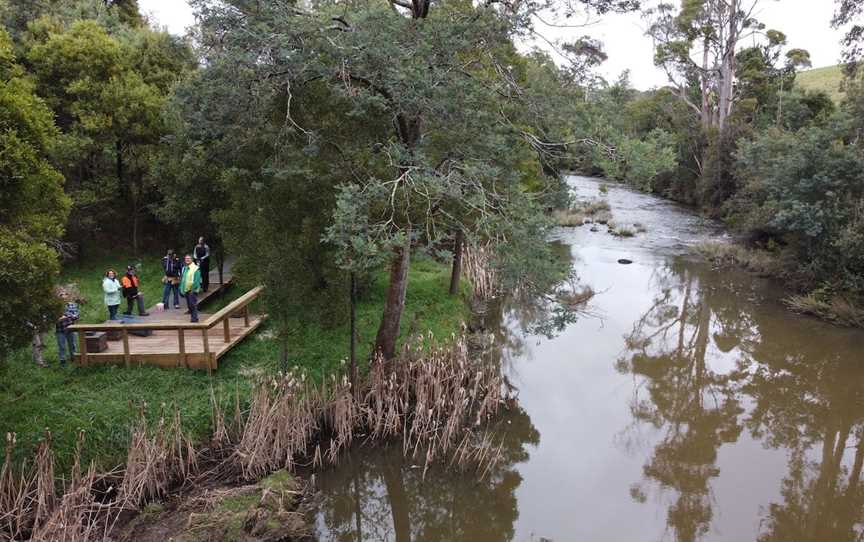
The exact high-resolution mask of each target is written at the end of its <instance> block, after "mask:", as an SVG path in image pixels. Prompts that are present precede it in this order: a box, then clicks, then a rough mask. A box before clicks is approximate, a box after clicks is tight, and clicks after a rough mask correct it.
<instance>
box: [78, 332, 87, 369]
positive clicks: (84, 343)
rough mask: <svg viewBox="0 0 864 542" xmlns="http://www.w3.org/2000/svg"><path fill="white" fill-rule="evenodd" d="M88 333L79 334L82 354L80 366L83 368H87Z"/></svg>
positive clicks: (79, 347)
mask: <svg viewBox="0 0 864 542" xmlns="http://www.w3.org/2000/svg"><path fill="white" fill-rule="evenodd" d="M86 335H87V332H86V331H83V330H82V331H79V332H78V350H79V352H80V353H81V362H80V365H81V366H82V367H87V337H86Z"/></svg>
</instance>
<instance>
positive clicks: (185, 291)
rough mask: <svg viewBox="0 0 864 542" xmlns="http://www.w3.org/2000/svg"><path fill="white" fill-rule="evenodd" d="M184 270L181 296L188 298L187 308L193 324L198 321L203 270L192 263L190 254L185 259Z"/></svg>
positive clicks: (181, 279) (181, 278)
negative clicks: (199, 293)
mask: <svg viewBox="0 0 864 542" xmlns="http://www.w3.org/2000/svg"><path fill="white" fill-rule="evenodd" d="M183 263H184V265H183V270H182V271H181V272H180V295H182V296H183V297H185V298H186V306H188V307H189V314H190V315H191V316H192V322H197V321H198V292H200V291H201V270H199V269H198V265H196V264H195V262H194V261H192V256H190V255H189V254H187V255H186V257H185V258H183Z"/></svg>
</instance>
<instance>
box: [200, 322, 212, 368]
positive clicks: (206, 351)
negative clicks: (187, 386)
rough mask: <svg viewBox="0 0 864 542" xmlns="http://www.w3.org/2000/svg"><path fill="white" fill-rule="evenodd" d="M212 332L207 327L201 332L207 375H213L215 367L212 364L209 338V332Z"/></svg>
mask: <svg viewBox="0 0 864 542" xmlns="http://www.w3.org/2000/svg"><path fill="white" fill-rule="evenodd" d="M208 331H210V330H209V329H207V328H206V327H205V328H204V329H202V330H201V338H202V339H203V341H204V363H206V364H207V374H211V373H212V371H213V367H212V366H211V363H210V339H209V337H208V336H207V332H208Z"/></svg>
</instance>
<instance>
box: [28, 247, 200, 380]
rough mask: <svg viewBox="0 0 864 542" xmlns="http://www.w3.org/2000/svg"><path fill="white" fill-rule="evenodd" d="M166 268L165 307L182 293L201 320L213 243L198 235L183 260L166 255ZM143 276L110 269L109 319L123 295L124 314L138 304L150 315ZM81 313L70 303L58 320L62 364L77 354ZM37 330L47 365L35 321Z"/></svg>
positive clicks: (37, 349) (37, 352)
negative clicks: (202, 294) (200, 302)
mask: <svg viewBox="0 0 864 542" xmlns="http://www.w3.org/2000/svg"><path fill="white" fill-rule="evenodd" d="M162 271H163V273H164V275H163V278H162V283H163V284H164V285H165V287H164V288H163V291H162V304H163V305H164V308H165V309H166V310H167V309H170V308H171V305H169V304H168V301H169V296H170V294H171V293H172V292H173V294H174V308H175V309H179V308H180V296H183V297H185V298H186V305H187V307H188V311H187V313H188V314H189V315H191V320H192V322H197V321H198V294H199V293H200V292H202V291H204V292H206V291H207V289H208V288H209V287H210V247H209V246H207V243H205V242H204V238H203V237H199V238H198V244H197V245H195V248H194V249H193V250H192V253H191V254H187V255H186V256H184V258H183V260H182V261H181V260H180V258H178V257H177V255H176V254H175V253H174V251H173V250H170V249H169V250H168V253H167V254H166V255H165V257H164V258H162ZM140 284H141V282H140V279H139V278H138V274H137V272H136V269H135V266H133V265H129V266H127V267H126V273H125V274H124V275H123V276H122V277H120V278H118V277H117V273H116V272H115V271H114V270H113V269H109V270H108V271H107V272H106V273H105V277H104V278H103V279H102V292H103V293H104V301H105V306H107V307H108V319H109V320H116V319H117V312H118V311H119V309H120V304H121V303H122V301H123V299H124V298H125V299H126V311H125V312H124V313H123V314H124V315H127V316H129V315H131V314H132V309H133V308H135V306H136V305H137V308H138V315H139V316H149V313H148V312H147V310H146V309H145V308H144V294H142V293H141V291H140V289H139V288H140ZM80 317H81V314H80V312H79V309H78V304H77V303H66V305H65V306H64V308H63V314H62V315H61V316H60V317H59V318H57V320H56V321H55V322H54V332H55V336H56V339H57V350H58V354H59V356H58V357H59V360H60V366H61V367H63V366H65V365H66V360H67V359H68V360H71V359H72V356H73V355H74V354H75V347H76V337H75V332H73V331H71V330H70V329H69V327H70V326H72V325H73V324H74V323H75V322H77V321H78V320H79V319H80ZM31 327H32V328H33V330H34V333H33V336H34V338H33V352H34V354H33V356H34V360H35V361H36V364H37V365H39V366H40V367H47V366H48V365H47V364H46V363H45V361H44V359H43V357H42V351H43V350H44V343H43V341H42V336H41V334H40V333H39V331H38V328H37V326H35V325H31Z"/></svg>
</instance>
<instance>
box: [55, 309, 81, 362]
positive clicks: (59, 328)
mask: <svg viewBox="0 0 864 542" xmlns="http://www.w3.org/2000/svg"><path fill="white" fill-rule="evenodd" d="M80 317H81V314H80V313H79V312H78V305H76V304H75V303H67V304H66V308H65V310H64V311H63V315H62V316H60V318H58V319H57V322H56V323H55V325H54V332H55V335H56V336H57V351H58V352H59V353H60V366H61V367H65V366H66V351H67V350H68V352H69V361H72V357H73V356H74V355H75V332H74V331H69V326H71V325H72V324H74V323H75V322H76V321H78V319H79V318H80Z"/></svg>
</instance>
